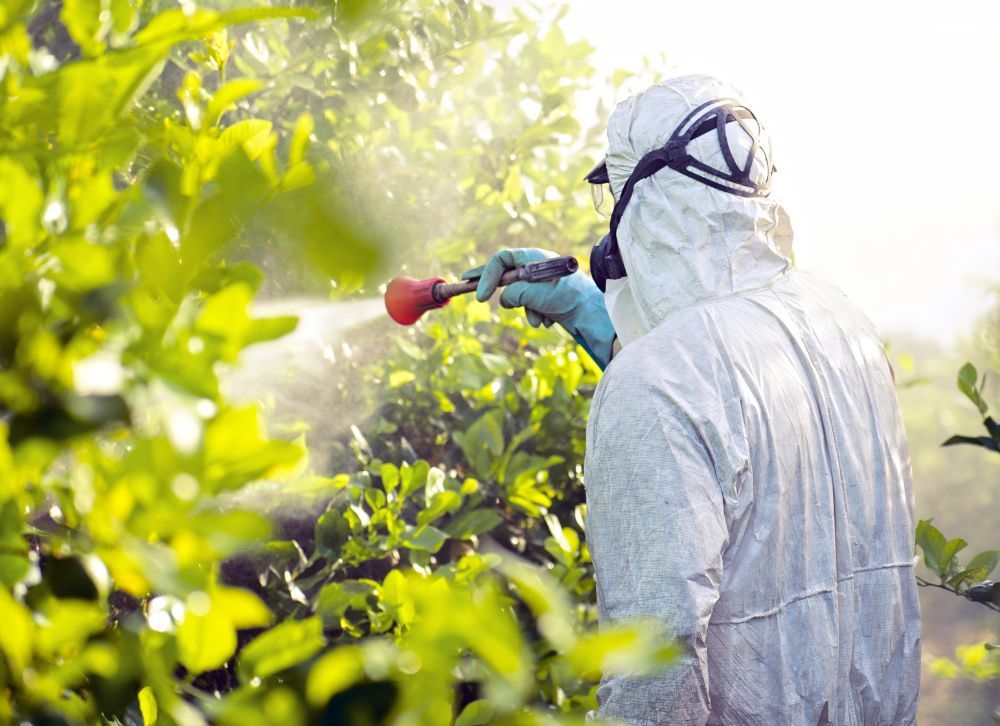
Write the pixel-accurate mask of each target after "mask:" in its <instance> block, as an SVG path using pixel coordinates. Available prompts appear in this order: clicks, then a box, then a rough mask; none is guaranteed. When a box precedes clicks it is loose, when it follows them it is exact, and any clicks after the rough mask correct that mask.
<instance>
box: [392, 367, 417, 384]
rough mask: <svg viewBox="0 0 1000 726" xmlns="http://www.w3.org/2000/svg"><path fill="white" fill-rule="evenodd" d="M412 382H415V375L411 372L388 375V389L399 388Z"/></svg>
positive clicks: (394, 372) (395, 372)
mask: <svg viewBox="0 0 1000 726" xmlns="http://www.w3.org/2000/svg"><path fill="white" fill-rule="evenodd" d="M414 380H416V375H414V373H413V371H393V372H392V373H390V374H389V387H390V388H399V387H400V386H402V385H405V384H407V383H410V382H411V381H414Z"/></svg>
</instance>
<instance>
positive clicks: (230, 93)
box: [205, 78, 264, 126]
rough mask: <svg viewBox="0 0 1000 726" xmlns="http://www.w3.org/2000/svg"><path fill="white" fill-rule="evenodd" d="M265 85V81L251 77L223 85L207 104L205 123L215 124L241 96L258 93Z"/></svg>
mask: <svg viewBox="0 0 1000 726" xmlns="http://www.w3.org/2000/svg"><path fill="white" fill-rule="evenodd" d="M263 86H264V83H263V82H262V81H258V80H254V79H250V78H239V79H237V80H235V81H229V83H226V84H225V85H223V86H221V87H220V88H219V90H218V91H216V92H215V93H214V94H213V95H212V99H211V100H210V101H209V102H208V105H206V106H205V123H206V124H207V125H208V126H214V125H215V124H216V123H218V121H219V118H220V117H221V116H222V114H224V113H225V112H226V111H227V110H228V109H229V107H230V106H232V105H233V104H234V103H236V102H237V101H239V100H240V99H241V98H245V97H246V96H249V95H250V94H251V93H256V92H257V91H259V90H260V89H261V88H263Z"/></svg>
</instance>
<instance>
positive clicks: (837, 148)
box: [496, 0, 1000, 345]
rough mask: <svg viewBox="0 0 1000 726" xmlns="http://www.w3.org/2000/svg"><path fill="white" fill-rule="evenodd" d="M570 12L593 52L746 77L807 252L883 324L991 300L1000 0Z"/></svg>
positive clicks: (968, 310) (903, 328) (958, 324)
mask: <svg viewBox="0 0 1000 726" xmlns="http://www.w3.org/2000/svg"><path fill="white" fill-rule="evenodd" d="M496 5H497V6H498V9H499V10H500V12H504V11H507V10H509V9H510V8H511V6H513V5H516V3H514V2H512V1H511V0H498V2H497V3H496ZM562 27H563V28H564V30H565V31H566V33H567V35H568V36H569V37H570V38H571V39H575V38H584V39H586V40H588V41H589V42H590V43H591V44H593V45H594V46H595V48H596V51H595V60H596V64H597V66H598V67H603V68H605V69H609V70H610V69H614V68H623V69H626V70H636V69H639V68H642V67H643V66H644V60H643V59H644V58H649V59H651V62H652V64H653V67H654V68H656V69H659V68H662V70H663V72H664V74H665V75H667V76H669V75H677V74H681V73H691V72H702V73H710V74H713V75H716V76H718V77H720V78H723V79H725V80H728V81H730V82H732V83H734V84H735V85H736V86H738V87H739V88H741V89H742V90H743V92H744V94H745V95H746V97H747V100H748V102H749V104H750V106H751V108H753V109H754V110H755V111H756V112H757V114H758V116H759V117H760V118H761V119H762V120H763V121H764V123H765V125H766V126H767V127H768V129H769V130H770V132H771V136H772V138H773V143H774V149H775V161H776V165H777V167H778V169H779V174H778V177H777V181H776V187H775V193H776V194H778V195H780V197H781V199H782V200H783V201H784V202H785V205H786V207H787V209H788V211H789V213H790V214H791V217H792V222H793V224H794V227H795V231H796V240H795V253H796V261H797V263H798V266H799V268H800V269H802V270H805V271H808V272H812V273H815V274H817V275H820V276H822V277H824V278H826V279H828V280H829V281H831V282H834V283H836V284H838V285H839V286H840V287H841V288H842V289H843V290H844V291H845V292H846V293H847V294H848V296H849V297H850V298H851V299H852V300H853V301H854V302H855V303H857V304H858V305H859V306H860V307H861V308H862V309H864V310H865V312H866V313H867V314H868V315H869V317H871V318H872V320H873V321H874V322H875V324H876V325H877V326H878V328H879V330H880V331H881V332H882V334H883V335H885V336H886V337H891V336H892V335H893V334H898V333H906V334H910V335H913V336H916V337H919V338H926V339H930V340H933V341H935V342H939V343H942V344H945V345H949V344H952V343H954V342H956V340H957V339H958V338H960V337H961V336H964V335H968V334H969V333H970V332H971V330H972V326H973V321H974V320H975V319H976V318H978V317H979V316H981V315H982V314H983V313H984V312H985V311H987V310H988V309H989V307H990V305H991V300H992V299H993V294H994V292H993V289H992V288H991V284H992V285H993V286H994V287H995V285H996V281H997V279H998V278H1000V171H998V170H1000V135H998V134H997V133H996V132H995V129H996V127H997V119H998V118H1000V95H998V94H997V93H996V87H997V72H998V71H1000V4H998V3H996V2H990V1H989V0H972V1H962V2H956V3H941V2H933V3H930V2H900V1H898V0H892V1H890V2H858V1H857V0H850V1H849V2H840V3H828V4H821V5H817V4H814V3H801V2H794V1H792V0H762V1H759V2H736V1H733V0H720V1H715V2H671V3H650V2H641V1H640V0H618V2H615V3H608V2H593V1H587V2H573V3H572V4H571V6H570V10H569V12H568V13H567V15H566V16H565V18H564V20H563V22H562ZM634 90H636V89H635V88H633V87H631V86H629V85H628V84H626V86H625V87H624V88H622V89H620V91H621V92H620V93H619V94H618V95H617V96H616V97H615V98H605V99H602V100H604V101H605V103H606V104H608V105H609V106H610V107H613V105H614V104H615V103H617V102H619V101H621V100H623V99H624V98H625V97H627V96H628V95H629V94H630V93H631V92H632V91H634Z"/></svg>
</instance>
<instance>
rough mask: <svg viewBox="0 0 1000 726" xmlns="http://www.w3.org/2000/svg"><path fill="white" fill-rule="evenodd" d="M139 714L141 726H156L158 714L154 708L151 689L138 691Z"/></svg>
mask: <svg viewBox="0 0 1000 726" xmlns="http://www.w3.org/2000/svg"><path fill="white" fill-rule="evenodd" d="M139 713H141V714H142V723H143V726H156V720H157V718H158V717H159V712H158V711H157V708H156V696H154V695H153V689H152V688H150V687H149V686H145V687H143V688H141V689H140V690H139Z"/></svg>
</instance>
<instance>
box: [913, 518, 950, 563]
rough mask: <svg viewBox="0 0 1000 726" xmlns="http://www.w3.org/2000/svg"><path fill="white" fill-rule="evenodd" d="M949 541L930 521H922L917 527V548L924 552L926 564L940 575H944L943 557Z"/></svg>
mask: <svg viewBox="0 0 1000 726" xmlns="http://www.w3.org/2000/svg"><path fill="white" fill-rule="evenodd" d="M947 544H948V540H947V539H946V538H945V536H944V535H943V534H941V532H940V530H938V528H937V527H935V526H934V525H933V524H931V522H930V520H922V521H921V522H919V523H918V525H917V546H918V547H920V549H922V550H923V552H924V564H926V565H927V568H928V569H929V570H931V571H933V572H936V573H938V574H939V575H943V574H944V569H943V564H944V563H942V562H941V555H942V554H943V552H944V548H945V546H946V545H947Z"/></svg>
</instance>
